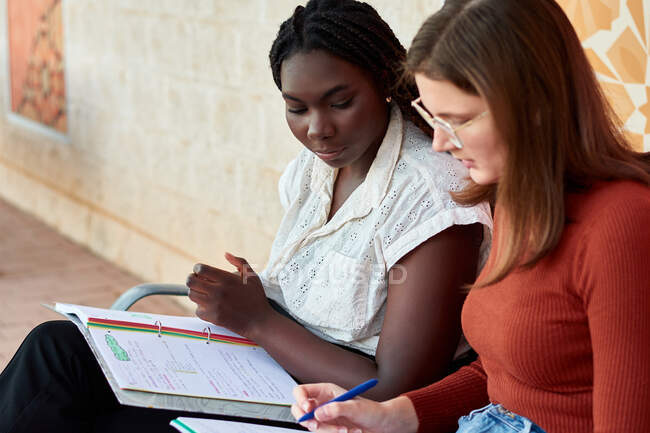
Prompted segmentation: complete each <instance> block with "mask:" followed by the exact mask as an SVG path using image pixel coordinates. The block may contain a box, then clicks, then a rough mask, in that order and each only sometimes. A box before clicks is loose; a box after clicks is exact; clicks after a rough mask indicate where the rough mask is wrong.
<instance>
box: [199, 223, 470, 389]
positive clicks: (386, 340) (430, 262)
mask: <svg viewBox="0 0 650 433" xmlns="http://www.w3.org/2000/svg"><path fill="white" fill-rule="evenodd" d="M481 236H482V226H481V225H480V224H473V225H469V226H452V227H450V228H448V229H447V230H444V231H443V232H441V233H438V234H437V235H436V236H434V237H432V238H431V239H429V240H427V241H426V242H424V243H422V244H421V245H420V246H418V247H417V248H416V249H415V250H413V251H411V252H410V253H409V254H408V255H406V256H405V257H403V258H402V259H401V260H400V261H399V262H398V264H397V265H396V266H394V267H393V269H391V271H390V280H389V281H391V283H389V287H388V300H387V308H386V315H385V318H384V324H383V327H382V331H381V336H380V340H379V345H378V347H377V353H376V362H373V361H371V360H370V359H368V358H365V357H363V356H360V355H357V354H355V353H353V352H350V351H347V350H345V349H342V348H340V347H338V346H336V345H334V344H330V343H328V342H326V341H324V340H322V339H320V338H318V337H316V336H315V335H314V334H312V333H311V332H309V331H308V330H306V329H305V328H303V327H302V326H300V325H299V324H298V323H296V322H294V321H292V320H290V319H288V318H287V317H284V316H283V315H281V314H280V313H278V312H276V311H275V310H273V308H272V307H271V306H270V305H269V303H268V301H267V299H266V297H265V296H264V290H263V288H262V284H261V282H260V280H259V278H258V277H257V275H256V274H254V273H253V272H252V271H251V270H246V272H244V274H245V276H246V283H245V284H244V283H242V277H241V276H240V275H236V274H232V273H230V272H226V271H223V270H220V269H216V268H212V267H210V266H207V265H196V266H195V269H194V271H195V272H194V273H193V274H191V275H190V276H189V277H188V279H187V285H188V287H190V299H192V301H194V302H196V303H197V310H196V314H197V316H198V317H200V318H201V319H203V320H207V321H209V322H212V323H214V324H216V325H219V326H224V327H226V328H229V329H231V330H232V331H234V332H237V333H239V334H241V335H243V336H245V337H247V338H249V339H251V340H253V341H255V342H257V343H258V344H259V345H261V346H262V347H264V349H265V350H266V351H267V352H269V354H270V355H271V356H272V357H273V358H274V359H275V360H276V361H277V362H279V363H280V364H281V365H282V366H283V367H284V368H285V369H286V370H287V371H288V372H290V373H291V374H292V375H293V376H294V377H296V378H297V379H298V380H299V381H301V382H325V381H327V382H334V383H337V384H339V385H341V386H343V387H344V388H351V387H353V386H355V385H357V384H359V383H360V382H362V381H364V380H366V379H369V378H372V377H376V378H378V379H379V384H378V385H377V386H376V387H374V388H373V389H371V390H369V391H368V392H367V393H366V394H364V396H366V397H368V398H372V399H376V400H384V399H387V398H390V397H394V396H396V395H398V394H400V393H402V392H405V391H408V390H411V389H414V388H417V387H420V386H424V385H426V384H429V383H432V382H434V381H435V380H437V379H439V378H441V377H443V376H444V375H445V373H446V369H447V367H448V366H449V364H450V362H451V360H452V357H453V355H454V352H455V351H456V347H457V345H458V341H459V337H460V311H461V307H462V304H463V301H464V298H465V292H464V291H463V289H462V285H463V284H466V283H471V282H473V281H474V278H475V273H476V267H477V261H478V250H479V245H480V239H481ZM227 258H228V260H229V261H230V262H231V263H233V264H234V265H235V266H236V267H237V268H238V270H239V271H240V273H241V272H242V271H244V270H245V269H250V267H248V264H247V263H246V261H245V260H243V259H240V258H236V257H233V256H230V255H228V256H227ZM403 272H404V273H405V275H406V278H401V277H402V276H403V275H402V273H403ZM400 280H403V282H399V281H400ZM393 281H397V282H393Z"/></svg>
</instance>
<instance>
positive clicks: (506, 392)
mask: <svg viewBox="0 0 650 433" xmlns="http://www.w3.org/2000/svg"><path fill="white" fill-rule="evenodd" d="M566 202H567V207H566V210H567V211H566V214H567V221H568V222H567V224H566V226H565V229H564V232H563V234H562V238H561V241H560V243H559V245H558V246H557V247H556V248H555V249H554V250H553V251H552V252H551V253H550V254H549V255H547V256H546V257H544V258H543V259H542V260H541V261H539V262H538V263H537V264H536V265H535V266H534V267H532V268H531V269H528V270H521V271H517V272H515V273H511V274H510V275H509V276H508V277H506V278H505V279H504V280H502V281H501V282H499V283H497V284H494V285H492V286H489V287H486V288H483V289H477V290H473V291H471V292H470V294H469V295H468V297H467V300H466V302H465V306H464V307H463V317H462V319H463V330H464V332H465V336H466V337H467V339H468V341H469V342H470V344H471V345H472V346H473V347H474V349H475V350H476V351H477V352H478V354H479V359H478V361H476V362H475V363H473V364H472V365H470V366H468V367H464V368H462V369H461V370H459V371H458V372H456V373H455V374H453V375H451V376H448V377H447V378H445V379H443V380H441V381H439V382H437V383H435V384H433V385H430V386H428V387H426V388H422V389H420V390H417V391H413V392H410V393H407V394H406V395H407V396H408V397H409V398H410V399H411V400H412V402H413V404H414V406H415V409H416V412H417V415H418V418H419V421H420V429H419V431H420V432H444V431H455V430H454V429H455V428H456V426H457V424H456V422H457V419H458V417H460V416H462V415H465V414H467V413H468V412H470V411H471V410H473V409H476V408H479V407H482V406H484V405H486V404H487V403H488V402H492V403H500V404H502V405H503V406H504V407H505V408H507V409H509V410H511V411H513V412H515V413H518V414H520V415H523V416H525V417H527V418H529V419H530V420H532V421H533V422H535V423H536V424H538V425H539V426H540V427H542V428H543V429H544V430H546V432H547V433H583V432H584V433H587V432H598V433H605V432H607V433H609V432H617V433H622V432H630V433H631V432H634V433H639V432H650V188H648V187H645V186H642V185H641V184H638V183H636V182H630V181H616V182H602V183H598V184H596V185H594V186H593V187H592V188H590V189H589V190H588V191H587V192H585V193H582V194H570V195H568V196H567V201H566ZM496 218H498V214H497V216H496ZM495 238H496V237H495ZM493 252H494V251H493ZM492 257H493V256H491V258H490V259H492ZM489 266H490V260H489V261H488V264H487V266H486V269H487V268H488V267H489ZM479 278H480V276H479Z"/></svg>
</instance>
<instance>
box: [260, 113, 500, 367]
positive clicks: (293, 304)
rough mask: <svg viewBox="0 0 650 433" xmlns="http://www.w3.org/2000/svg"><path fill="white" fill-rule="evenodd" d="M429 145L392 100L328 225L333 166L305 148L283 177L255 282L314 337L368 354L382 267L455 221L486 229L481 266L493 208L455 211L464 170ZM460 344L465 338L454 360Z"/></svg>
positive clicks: (383, 290) (376, 329) (376, 324)
mask: <svg viewBox="0 0 650 433" xmlns="http://www.w3.org/2000/svg"><path fill="white" fill-rule="evenodd" d="M430 143H431V139H430V138H429V137H427V136H426V135H425V134H424V133H423V132H422V131H421V130H420V129H418V128H417V127H416V126H415V125H413V124H412V123H410V122H405V121H403V119H402V115H401V112H400V110H399V108H397V107H396V106H395V105H394V104H393V107H392V110H391V118H390V122H389V126H388V129H387V131H386V136H385V137H384V140H383V142H382V144H381V146H380V148H379V150H378V152H377V156H376V157H375V160H374V162H373V163H372V166H371V167H370V170H369V171H368V174H367V176H366V179H365V181H364V182H363V183H362V184H361V185H359V186H358V187H357V189H356V190H355V191H354V192H353V193H352V194H351V195H350V197H348V199H347V200H346V201H345V203H343V205H342V206H341V208H340V209H339V210H338V211H337V212H336V213H335V214H334V216H333V217H332V219H331V220H330V221H327V217H328V215H329V210H330V206H331V202H332V192H333V187H334V181H335V179H336V175H337V172H338V171H337V170H336V169H333V168H331V167H329V166H328V165H327V164H325V163H324V162H323V161H322V160H320V159H319V158H318V157H316V156H315V155H314V154H313V153H311V152H310V151H308V150H307V149H303V151H302V152H301V153H300V154H299V155H298V157H297V158H296V159H295V160H293V161H292V162H291V163H289V165H288V167H287V169H286V170H285V172H284V173H283V175H282V177H281V178H280V182H279V192H280V201H281V203H282V206H283V207H284V209H285V215H284V217H283V219H282V222H281V224H280V228H279V230H278V233H277V235H276V237H275V241H274V242H273V246H272V248H271V254H270V258H269V262H268V264H267V267H266V268H265V269H264V270H263V271H262V272H261V273H260V278H261V280H262V283H263V285H264V289H265V292H266V295H267V296H268V297H269V298H271V299H273V300H274V301H276V302H278V303H279V304H280V305H281V306H282V307H283V308H284V309H285V310H287V311H288V312H289V313H290V314H291V315H292V316H293V317H294V318H295V319H296V320H297V321H298V322H299V323H301V324H302V325H303V326H305V327H306V328H307V329H309V330H310V331H311V332H313V333H314V334H316V335H317V336H319V337H321V338H323V339H325V340H327V341H330V342H333V343H337V344H341V345H344V346H348V347H352V348H355V349H358V350H361V351H363V352H365V353H368V354H371V355H374V354H375V352H376V349H377V344H378V342H379V333H380V331H381V326H382V323H383V318H384V312H385V308H386V297H387V291H388V290H387V289H388V271H389V270H390V269H391V268H392V267H393V266H394V265H395V264H396V263H397V262H398V261H399V260H400V259H401V258H402V257H404V256H405V255H406V254H407V253H409V252H410V251H411V250H413V249H414V248H416V247H417V246H418V245H420V244H421V243H422V242H424V241H426V240H427V239H429V238H431V237H432V236H434V235H436V234H437V233H439V232H441V231H443V230H445V229H446V228H448V227H450V226H452V225H454V224H473V223H476V222H479V223H482V224H483V225H484V233H485V236H484V241H483V244H482V246H481V260H480V266H482V265H483V263H484V262H485V259H486V258H487V253H488V250H489V246H490V242H491V230H492V219H491V216H490V209H489V206H488V205H487V204H481V205H478V206H474V207H461V206H458V205H457V204H456V203H455V202H454V201H453V200H452V199H451V197H450V196H449V193H448V191H457V190H460V189H461V188H462V187H463V185H464V183H465V181H464V180H463V179H465V178H467V170H466V169H465V167H463V165H462V164H460V162H458V161H456V160H455V159H454V158H453V157H452V156H450V155H448V154H444V153H435V152H433V151H432V150H431V148H430ZM466 350H467V345H466V343H465V342H464V339H463V341H462V342H461V343H460V344H459V348H458V350H457V352H456V356H460V355H461V354H462V353H464V352H465V351H466Z"/></svg>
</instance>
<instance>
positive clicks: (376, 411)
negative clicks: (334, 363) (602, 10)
mask: <svg viewBox="0 0 650 433" xmlns="http://www.w3.org/2000/svg"><path fill="white" fill-rule="evenodd" d="M407 69H408V71H409V73H411V74H412V75H413V76H414V77H415V81H416V83H417V87H418V89H419V91H420V95H421V98H418V99H417V100H415V101H414V102H413V104H414V106H415V107H416V109H417V110H418V111H419V112H420V113H421V114H422V116H423V117H424V118H425V119H426V120H427V122H428V123H429V124H430V125H431V126H432V127H433V128H434V129H435V135H434V140H433V148H434V150H436V151H438V152H449V153H451V155H453V156H454V157H455V158H456V159H458V160H460V161H461V162H462V163H463V164H464V165H465V166H466V167H468V168H469V174H470V177H471V182H470V183H469V185H467V186H466V187H465V188H463V189H462V191H459V192H458V193H455V194H454V197H455V199H456V200H457V202H458V203H460V204H462V205H467V204H472V203H477V202H478V201H480V200H482V199H484V198H486V197H493V198H494V203H495V211H494V215H495V230H494V244H493V248H492V250H491V252H490V257H489V258H488V262H487V264H486V266H485V268H483V270H482V272H481V274H480V275H479V277H478V279H477V281H476V282H475V283H474V285H473V287H472V289H471V291H470V293H469V295H468V297H467V299H466V302H465V305H464V307H463V312H462V323H463V331H464V333H465V335H466V337H467V339H468V341H469V343H470V344H471V345H472V347H473V348H474V349H475V350H476V351H477V353H478V359H477V360H476V361H475V362H473V363H472V364H471V365H469V366H466V367H463V368H461V369H460V370H458V371H457V372H456V373H454V374H451V375H449V376H448V377H446V378H444V379H442V380H440V381H438V382H435V383H433V384H432V385H430V386H428V387H425V388H422V389H419V390H416V391H411V392H409V393H406V394H404V395H402V396H400V397H397V398H394V399H391V400H387V401H384V402H382V403H376V402H372V401H370V400H366V399H362V398H356V399H353V400H350V401H347V402H341V403H332V404H329V405H325V406H323V407H322V408H320V409H318V410H316V419H315V420H311V421H307V422H306V423H305V425H306V426H307V427H308V428H309V429H310V430H314V431H316V430H317V431H322V432H329V431H337V432H344V431H349V432H358V431H364V432H373V433H382V432H405V433H408V432H416V431H417V432H448V431H457V432H463V433H469V432H490V433H495V432H543V431H545V432H548V433H555V432H557V433H565V432H572V433H587V432H602V433H605V432H642V431H644V432H645V431H650V412H649V411H648V408H650V345H649V344H648V343H649V342H650V158H649V156H650V155H649V154H640V153H636V152H634V151H632V150H631V148H630V145H629V143H628V142H627V140H626V138H625V134H624V132H623V129H622V127H621V125H620V123H619V122H618V121H617V120H616V118H615V116H614V115H613V113H612V110H611V109H610V108H609V106H608V104H607V101H606V99H605V98H604V97H603V94H602V92H601V89H600V86H599V84H598V82H597V80H596V77H595V74H594V71H593V70H592V68H591V66H590V64H589V62H588V60H587V58H586V56H585V53H584V51H583V49H582V46H581V43H580V41H579V39H578V37H577V35H576V33H575V31H574V29H573V27H572V26H571V24H570V22H569V20H568V19H567V17H566V15H565V14H564V12H563V11H562V9H561V8H560V6H559V5H558V4H557V3H555V2H554V1H553V0H447V1H446V2H445V4H444V6H443V7H442V9H441V10H440V11H439V12H437V13H436V14H434V15H433V16H432V17H430V18H429V19H427V21H426V22H425V23H424V24H423V25H422V27H421V28H420V30H419V32H418V33H417V35H416V36H415V38H414V40H413V44H412V46H411V48H410V49H409V52H408V56H407ZM342 391H343V390H342V389H341V388H339V387H338V386H336V385H332V384H313V385H301V386H299V387H298V388H296V390H295V396H296V400H297V402H296V404H295V405H294V407H293V412H294V415H295V416H296V417H299V416H301V415H302V414H303V413H305V411H308V410H310V409H313V408H314V407H315V406H317V405H320V404H322V403H323V402H325V401H328V400H329V399H331V398H332V397H334V396H335V395H338V394H340V393H341V392H342ZM459 417H460V418H459Z"/></svg>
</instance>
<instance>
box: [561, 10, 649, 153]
mask: <svg viewBox="0 0 650 433" xmlns="http://www.w3.org/2000/svg"><path fill="white" fill-rule="evenodd" d="M558 3H560V4H561V5H562V7H563V8H564V10H565V12H566V13H567V15H568V16H569V18H570V19H571V21H572V22H573V25H574V27H575V28H576V30H577V32H578V35H579V36H580V39H581V40H582V42H583V46H584V47H585V50H586V52H587V55H588V56H589V59H590V60H591V62H592V65H593V66H594V69H595V70H596V72H597V74H598V77H599V78H600V80H601V82H602V84H603V87H604V89H605V92H606V93H607V95H608V96H609V97H610V100H611V102H612V104H613V106H614V108H615V109H616V111H617V113H618V114H619V116H620V117H621V119H622V120H623V121H624V122H625V126H626V128H627V130H628V131H629V137H630V139H631V141H632V143H633V145H634V146H635V148H636V149H637V150H643V149H645V150H646V151H650V71H648V65H649V64H650V56H649V53H650V2H648V0H588V1H587V0H559V2H558Z"/></svg>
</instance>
